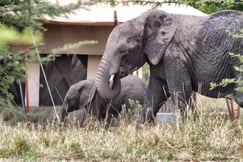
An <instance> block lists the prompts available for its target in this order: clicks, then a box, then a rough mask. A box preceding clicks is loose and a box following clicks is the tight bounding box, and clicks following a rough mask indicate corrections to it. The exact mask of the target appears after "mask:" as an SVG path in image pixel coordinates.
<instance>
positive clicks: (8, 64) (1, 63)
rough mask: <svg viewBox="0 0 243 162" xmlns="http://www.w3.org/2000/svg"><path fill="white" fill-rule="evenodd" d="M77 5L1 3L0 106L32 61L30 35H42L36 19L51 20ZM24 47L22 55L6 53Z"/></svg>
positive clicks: (30, 0) (28, 0)
mask: <svg viewBox="0 0 243 162" xmlns="http://www.w3.org/2000/svg"><path fill="white" fill-rule="evenodd" d="M80 5H81V2H77V3H75V4H70V5H67V6H58V5H54V4H51V3H49V2H48V1H44V0H1V1H0V34H1V38H0V78H1V79H0V104H1V105H2V104H4V103H5V102H6V100H9V99H10V100H12V99H13V96H12V95H11V93H9V87H10V85H11V84H13V83H14V82H21V81H23V80H24V79H25V77H26V73H25V67H26V66H25V63H26V62H27V61H31V60H32V59H34V60H36V58H34V57H33V56H35V54H34V53H35V48H37V47H35V46H34V45H33V43H31V42H32V39H33V37H32V35H35V33H40V32H43V31H44V28H43V26H42V24H41V23H40V22H38V21H37V20H36V19H44V18H45V17H46V16H49V17H55V16H60V15H63V14H67V13H70V12H72V11H73V10H75V9H77V8H79V7H80ZM13 43H14V44H16V43H18V44H28V48H27V47H26V48H25V50H24V51H20V52H18V53H15V52H10V50H9V47H10V44H13Z"/></svg>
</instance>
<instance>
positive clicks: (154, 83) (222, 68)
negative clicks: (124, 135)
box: [96, 10, 243, 122]
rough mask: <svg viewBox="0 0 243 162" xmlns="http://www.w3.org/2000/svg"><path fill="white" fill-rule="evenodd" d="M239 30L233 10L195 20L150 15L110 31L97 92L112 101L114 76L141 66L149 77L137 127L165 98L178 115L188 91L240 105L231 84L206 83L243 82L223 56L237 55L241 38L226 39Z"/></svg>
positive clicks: (116, 87)
mask: <svg viewBox="0 0 243 162" xmlns="http://www.w3.org/2000/svg"><path fill="white" fill-rule="evenodd" d="M241 28H243V14H242V13H241V12H237V11H222V12H218V13H215V14H212V15H210V16H203V17H198V16H188V15H177V14H168V13H166V12H163V11H160V10H151V11H149V12H147V13H144V14H142V15H141V16H139V17H137V18H135V19H132V20H131V21H128V22H126V23H123V24H120V25H118V26H116V27H115V28H114V30H113V31H112V33H111V34H110V36H109V38H108V41H107V44H106V48H105V51H104V55H103V57H102V60H101V62H100V65H99V68H98V73H97V76H96V85H97V89H98V91H99V93H100V94H101V96H103V97H104V98H112V97H113V96H115V95H117V93H119V91H120V77H122V76H125V75H127V74H128V73H131V72H133V71H134V70H136V69H138V68H139V67H141V66H142V65H143V64H144V63H145V62H147V63H148V64H149V65H150V74H151V75H150V80H149V85H148V89H147V100H146V102H145V104H144V108H143V111H142V112H141V117H142V121H143V122H144V121H146V120H147V121H148V122H150V121H152V120H153V118H154V117H155V116H156V113H157V112H158V110H159V108H160V105H161V104H163V103H164V102H165V101H166V100H167V98H168V97H170V96H171V97H172V100H173V101H174V102H176V101H178V102H176V103H178V107H179V108H180V110H182V111H183V110H184V109H185V105H186V104H187V103H188V102H189V98H190V96H191V94H192V92H193V91H196V92H199V93H201V94H203V95H205V96H209V97H213V98H216V97H225V96H226V95H227V94H233V95H234V96H235V97H236V99H237V100H236V102H237V103H238V104H239V105H240V106H243V102H242V101H243V94H242V92H237V91H235V90H234V88H235V87H238V86H239V85H237V84H230V85H228V86H227V87H222V86H219V87H217V88H215V89H214V90H209V89H210V83H211V82H216V83H220V82H221V80H222V79H224V78H240V77H243V76H242V74H241V73H240V72H238V71H235V70H234V66H240V65H242V63H240V61H239V59H237V58H233V57H231V56H230V55H229V52H234V53H237V54H239V53H241V54H243V39H242V38H238V39H233V38H232V36H231V35H232V34H236V33H239V32H240V29H241ZM226 31H228V32H226ZM229 32H230V33H231V35H230V34H229Z"/></svg>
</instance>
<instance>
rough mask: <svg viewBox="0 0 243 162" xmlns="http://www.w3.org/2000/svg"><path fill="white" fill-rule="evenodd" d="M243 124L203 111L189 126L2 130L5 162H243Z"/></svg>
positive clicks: (50, 126) (1, 155)
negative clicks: (7, 161) (24, 161)
mask: <svg viewBox="0 0 243 162" xmlns="http://www.w3.org/2000/svg"><path fill="white" fill-rule="evenodd" d="M241 126H242V122H241V121H240V120H236V121H231V120H229V119H228V118H225V117H222V116H220V115H219V116H211V111H207V110H206V109H205V108H201V109H199V111H197V112H196V115H195V114H190V113H189V114H188V116H187V117H186V118H185V120H183V121H181V120H178V121H175V122H174V123H169V124H164V125H159V124H155V125H138V124H137V123H136V122H133V123H130V124H127V122H124V123H123V121H121V126H119V127H111V128H110V129H109V130H105V129H104V128H105V127H104V125H102V124H97V123H94V122H93V123H92V121H91V123H89V124H88V125H86V127H85V128H78V127H76V126H67V127H62V128H60V127H58V126H57V125H56V124H54V123H50V124H47V125H45V126H42V125H36V124H30V123H18V124H17V125H15V126H8V125H7V124H6V123H1V124H0V132H1V133H0V139H1V140H0V158H4V159H10V160H12V159H23V160H27V161H32V160H34V161H35V160H36V161H59V160H74V161H77V160H80V161H158V160H161V161H164V160H165V161H170V160H172V161H239V160H240V159H241V158H242V159H243V140H242V133H243V132H242V128H241Z"/></svg>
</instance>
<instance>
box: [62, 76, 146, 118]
mask: <svg viewBox="0 0 243 162" xmlns="http://www.w3.org/2000/svg"><path fill="white" fill-rule="evenodd" d="M121 87H122V88H121V91H120V93H119V94H118V95H117V96H115V97H113V98H112V99H104V98H103V97H101V96H100V94H99V92H98V91H97V90H96V86H95V81H94V80H93V79H89V80H82V81H80V82H78V83H75V84H73V85H72V86H71V87H70V88H69V90H68V92H67V93H66V95H65V98H64V102H63V106H62V108H61V111H60V120H61V122H63V121H64V119H65V117H66V116H67V115H68V113H69V112H72V111H75V110H81V109H86V110H88V112H89V113H91V114H92V115H93V116H95V117H97V118H98V119H99V120H104V119H105V117H106V114H108V122H109V120H110V119H111V117H115V118H116V117H118V114H119V113H120V112H121V111H122V106H123V105H125V106H126V112H127V113H128V112H131V113H132V112H133V110H134V109H135V107H134V104H133V103H131V100H134V101H137V102H139V103H140V104H141V105H142V104H143V101H144V96H145V94H146V85H145V83H144V82H143V81H142V80H141V79H139V78H138V77H136V76H132V75H129V76H127V77H125V78H123V79H122V80H121ZM80 120H81V121H84V119H80Z"/></svg>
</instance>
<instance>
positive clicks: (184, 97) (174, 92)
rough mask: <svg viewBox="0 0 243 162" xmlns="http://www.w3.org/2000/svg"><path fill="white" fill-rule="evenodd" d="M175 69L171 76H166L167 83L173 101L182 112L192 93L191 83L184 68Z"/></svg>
mask: <svg viewBox="0 0 243 162" xmlns="http://www.w3.org/2000/svg"><path fill="white" fill-rule="evenodd" d="M177 69H178V72H176V71H175V72H176V73H174V75H173V76H172V77H171V78H170V77H167V79H168V80H167V83H168V89H169V93H170V95H171V98H172V101H173V103H174V104H175V105H177V106H178V108H179V110H180V111H181V112H184V111H185V109H186V107H187V105H188V104H189V101H190V97H191V95H192V83H191V78H190V75H189V72H188V71H187V69H186V68H181V69H179V68H177ZM170 76H171V75H170Z"/></svg>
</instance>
